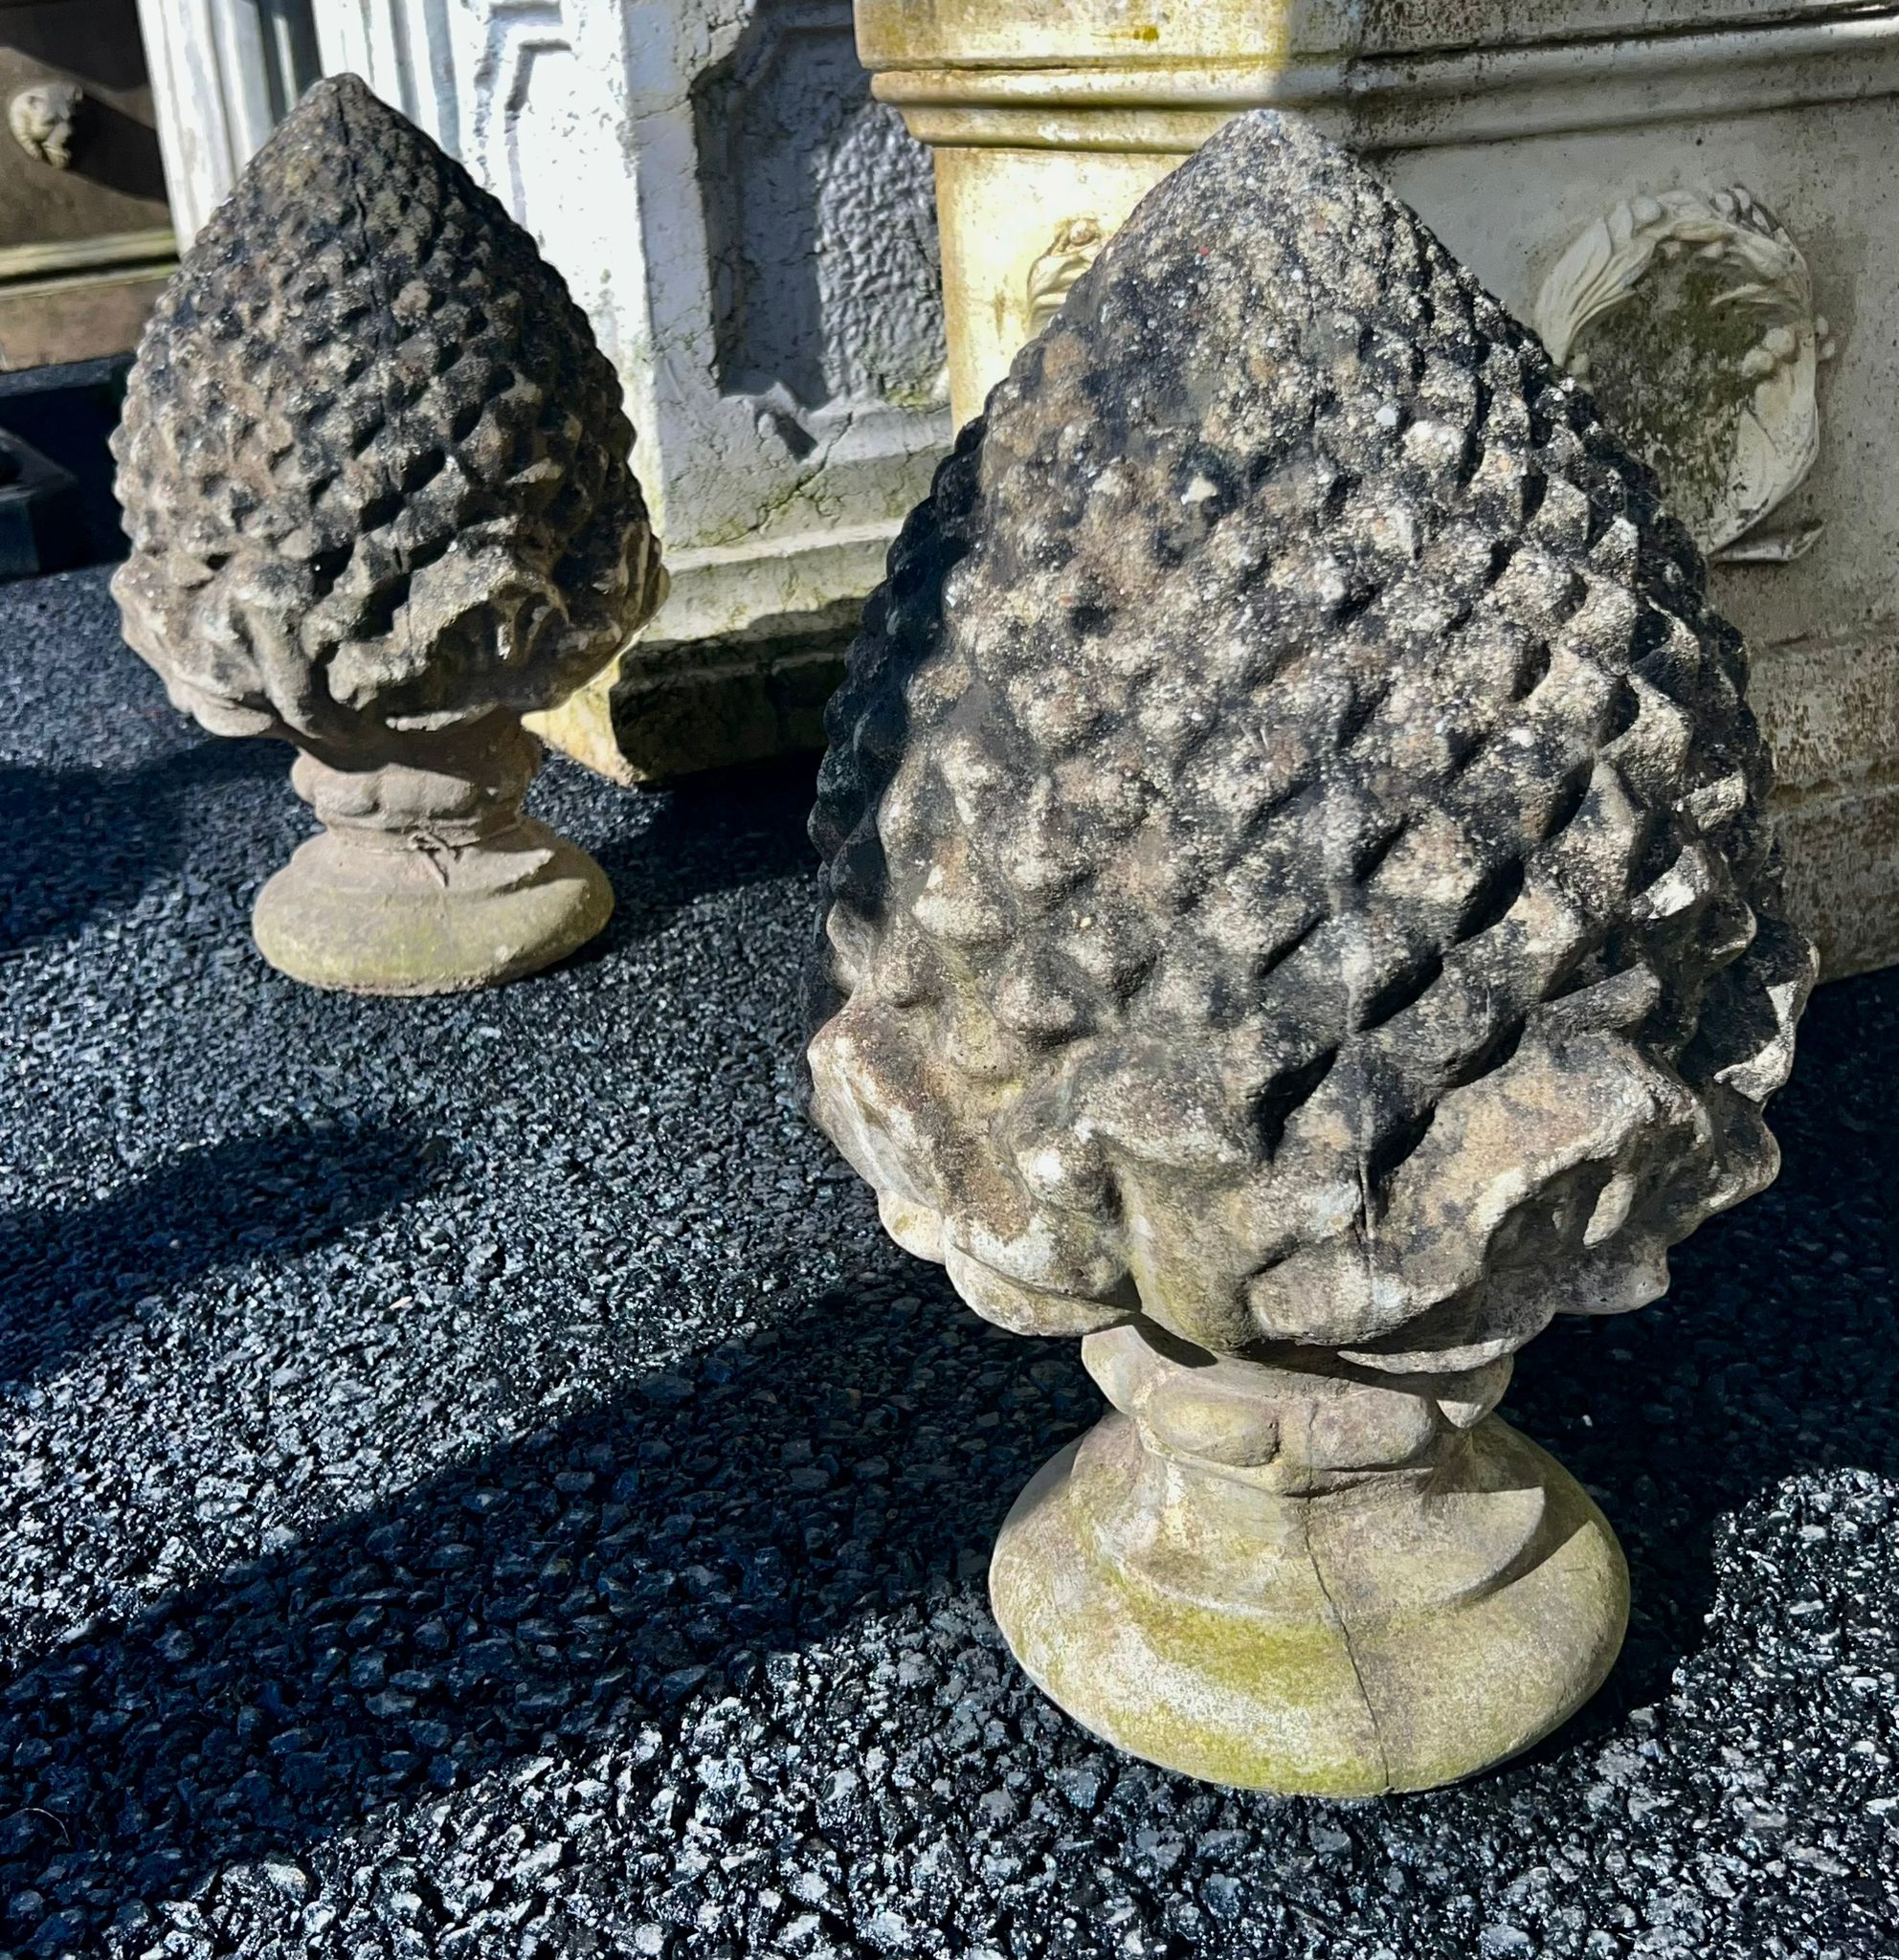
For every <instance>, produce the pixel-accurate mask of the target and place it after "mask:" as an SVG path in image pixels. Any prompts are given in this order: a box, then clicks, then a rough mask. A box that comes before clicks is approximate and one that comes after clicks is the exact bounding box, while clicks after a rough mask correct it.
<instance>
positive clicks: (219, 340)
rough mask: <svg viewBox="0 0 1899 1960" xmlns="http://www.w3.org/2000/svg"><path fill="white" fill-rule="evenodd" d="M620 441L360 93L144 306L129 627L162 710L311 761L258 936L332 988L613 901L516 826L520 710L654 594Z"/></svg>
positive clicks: (426, 983)
mask: <svg viewBox="0 0 1899 1960" xmlns="http://www.w3.org/2000/svg"><path fill="white" fill-rule="evenodd" d="M632 439H633V432H632V430H631V428H630V427H629V426H628V423H627V420H626V417H625V415H624V414H623V413H622V412H621V410H620V390H619V384H618V381H617V380H616V378H615V376H614V370H613V368H612V367H611V366H610V365H609V364H608V362H607V361H606V360H605V359H604V358H603V357H602V356H601V354H600V353H599V352H598V350H597V349H596V347H595V346H594V344H593V337H592V330H591V329H590V328H589V326H588V323H587V320H586V317H585V316H584V315H583V314H582V313H581V311H580V310H579V308H578V307H577V306H575V305H574V303H573V301H571V300H570V297H569V295H568V291H567V288H566V286H565V285H564V284H563V283H562V280H561V278H560V276H559V274H557V273H556V272H554V270H553V269H552V268H551V267H550V266H548V265H547V262H546V261H545V260H544V259H543V258H542V257H541V256H540V254H539V253H538V252H537V251H536V249H535V246H534V243H533V241H532V239H530V238H529V237H528V235H527V234H526V233H525V232H524V231H523V230H522V229H521V227H520V226H518V225H517V224H516V223H515V222H514V221H513V220H512V219H511V218H509V217H508V216H507V214H506V213H505V212H503V210H502V208H501V206H500V205H499V204H497V203H496V202H495V200H494V199H493V198H492V197H490V196H489V195H488V193H487V192H486V191H484V190H481V189H478V188H477V186H476V185H475V184H474V183H473V181H472V180H471V179H470V178H469V176H468V174H467V173H466V171H464V170H463V169H462V168H461V167H460V166H459V165H458V164H456V163H454V162H452V161H451V160H450V159H449V158H447V157H446V156H444V155H443V154H442V153H441V151H440V150H439V149H437V148H436V145H435V144H434V143H432V142H431V141H430V139H429V138H428V137H426V136H425V135H423V134H422V132H421V131H420V130H418V129H416V128H415V127H414V126H413V124H411V123H408V122H406V121H405V120H404V119H403V118H402V117H401V116H399V115H397V114H396V113H395V112H394V111H393V110H391V109H390V108H388V107H386V106H385V105H384V104H383V103H382V102H380V101H379V100H377V99H376V98H375V97H374V96H372V95H370V94H369V91H368V90H367V89H366V88H364V86H363V85H362V83H361V82H359V81H357V80H356V79H355V78H353V77H348V76H345V77H341V78H337V79H335V80H331V81H324V82H321V83H319V84H318V85H317V86H316V87H315V88H313V89H311V90H310V92H309V94H308V95H307V96H305V97H304V99H303V100H302V104H301V105H300V106H299V107H298V108H297V109H296V110H295V111H294V112H293V114H292V115H291V116H290V117H289V118H288V119H287V120H286V121H285V123H283V124H282V126H281V127H280V128H279V130H278V132H277V134H276V135H275V136H273V137H272V139H271V140H270V142H269V143H268V144H267V145H265V146H264V147H263V148H262V149H261V150H260V151H259V152H258V153H257V156H256V157H255V158H254V159H253V160H252V163H251V165H250V167H249V168H248V169H247V170H246V171H245V173H244V176H243V178H242V180H241V181H240V183H239V184H238V187H237V189H236V190H235V193H234V194H233V195H232V197H231V199H230V200H229V201H228V202H227V203H225V204H224V205H223V206H221V207H220V208H219V209H218V211H217V212H215V213H214V214H213V216H212V218H211V220H210V222H209V223H208V224H207V225H206V226H205V228H204V230H203V231H202V232H201V233H200V234H199V235H198V239H197V242H196V244H195V245H194V246H193V247H192V249H191V251H190V254H189V255H188V256H187V257H186V259H185V262H184V264H183V266H182V267H181V268H180V270H179V273H178V275H177V277H176V278H175V279H174V280H173V281H172V283H171V284H170V286H169V287H168V289H167V291H166V294H165V297H164V298H163V300H162V301H160V303H159V305H158V308H157V310H156V312H155V313H154V314H153V316H152V321H151V324H150V326H149V328H148V330H147V332H146V334H145V341H144V344H143V345H142V346H141V348H140V352H139V360H138V365H137V367H135V368H134V370H133V373H132V379H131V383H130V387H129V390H128V393H127V397H126V403H125V415H124V421H123V427H122V429H121V431H120V433H119V435H118V437H117V440H116V453H117V456H118V458H119V496H120V501H122V502H123V505H124V508H125V522H126V527H127V529H128V530H129V532H130V534H131V539H132V555H131V557H130V558H129V559H128V560H127V561H126V563H125V565H124V566H123V568H121V569H120V571H119V572H118V574H117V575H116V577H115V578H114V580H113V588H112V589H113V591H114V594H115V595H116V596H117V598H118V600H119V604H120V608H121V611H122V612H123V620H124V631H125V637H126V639H127V640H128V641H129V642H130V644H131V645H132V647H133V648H134V650H135V651H136V652H138V653H139V654H141V655H142V656H143V657H145V659H146V660H148V661H149V662H150V663H151V664H152V665H153V666H154V667H155V668H157V669H158V671H159V673H160V674H161V675H162V676H163V677H164V679H165V683H166V687H167V690H168V692H169V694H170V696H171V699H172V700H173V702H176V703H177V704H178V706H180V707H181V708H184V709H186V710H187V711H188V712H190V714H193V715H195V716H196V717H197V718H198V720H199V721H201V722H202V723H203V724H205V725H206V727H208V728H211V729H212V730H213V731H214V732H216V733H219V734H226V735H277V736H281V737H283V738H284V739H285V740H287V741H290V742H293V743H295V744H296V745H297V746H298V747H299V748H300V749H301V750H302V754H301V756H300V757H299V759H298V762H297V766H296V768H295V769H294V770H293V771H292V776H291V780H292V782H293V784H294V785H295V787H296V789H297V791H298V793H299V794H300V795H301V796H302V798H303V799H304V801H305V802H307V803H309V804H310V805H311V806H312V808H313V809H314V810H315V811H316V813H317V814H318V815H319V816H320V817H321V818H322V819H323V821H324V826H325V829H324V834H323V835H320V836H318V837H315V838H312V839H311V840H310V842H308V843H306V844H304V845H303V846H302V848H301V849H300V850H299V851H298V852H297V854H296V856H295V857H293V858H292V859H291V861H290V863H289V864H288V865H287V866H285V867H284V869H283V870H281V871H279V873H278V874H277V876H276V877H274V878H273V879H271V880H270V881H269V882H268V883H267V884H266V885H265V886H264V888H263V890H262V892H261V893H260V894H259V895H258V898H257V912H256V917H255V922H254V923H255V929H256V932H257V943H258V945H259V946H260V947H262V949H263V952H264V956H265V957H266V958H267V959H268V960H270V961H271V963H272V964H273V965H274V966H277V967H279V968H281V969H283V970H284V971H285V972H287V973H291V974H294V975H295V976H296V977H297V978H299V979H302V980H306V981H309V982H310V983H311V984H313V985H315V986H320V987H339V988H346V989H349V990H352V991H358V992H366V993H436V992H447V991H456V990H458V989H462V988H468V987H479V986H483V985H487V984H490V983H492V982H496V981H501V980H506V979H510V978H513V977H514V976H516V975H518V974H522V973H526V972H531V971H533V970H534V969H536V968H539V967H543V966H546V965H547V964H548V963H549V962H550V961H552V960H555V959H558V958H560V957H561V956H562V955H563V954H564V953H567V952H570V951H571V950H572V949H573V948H574V947H577V946H580V945H582V944H583V943H584V942H585V941H587V940H588V939H590V938H592V935H593V934H594V933H595V932H597V931H598V930H599V929H600V927H601V926H602V925H603V924H605V923H606V921H607V918H608V915H609V914H610V912H611V911H612V909H613V892H612V889H611V888H610V887H609V885H608V883H607V880H606V878H605V875H604V874H603V873H602V872H601V870H600V868H599V867H598V865H596V864H595V863H593V861H592V859H591V858H590V857H587V856H586V855H585V853H583V852H581V851H579V850H577V849H576V848H575V847H574V846H573V845H572V844H570V843H569V842H567V841H566V839H564V838H562V837H558V836H556V835H554V834H553V833H552V832H551V831H549V830H548V829H547V827H546V826H545V825H543V824H541V823H538V822H536V821H535V820H534V819H532V818H530V817H527V816H525V815H524V814H523V813H522V807H521V806H522V798H523V796H524V795H525V791H526V789H527V785H528V783H529V781H530V779H531V778H532V776H533V774H534V771H535V768H537V767H538V764H539V759H540V745H539V743H538V742H537V741H536V740H535V738H534V737H533V736H531V735H529V734H528V733H526V732H525V730H524V729H523V728H522V726H521V717H522V715H523V714H524V713H525V712H526V711H528V710H530V709H536V708H543V707H547V706H550V705H552V704H553V703H556V702H560V701H562V700H564V699H565V698H566V697H567V696H568V695H569V694H570V693H571V692H572V690H573V689H574V688H576V687H578V686H579V685H580V684H581V683H582V682H583V681H585V680H586V679H589V677H590V676H592V674H594V673H596V672H597V671H598V670H599V669H600V667H601V666H602V665H603V664H604V663H605V662H606V661H608V660H609V659H611V658H612V657H613V656H614V654H616V653H617V652H618V651H619V650H620V648H621V647H622V646H624V645H625V643H626V641H627V639H628V638H629V636H630V635H632V633H633V632H634V631H635V629H636V628H637V627H638V626H639V624H640V623H641V622H642V621H643V620H644V619H645V618H646V617H647V616H648V614H649V613H650V612H652V611H653V609H654V607H655V606H656V605H657V604H658V603H659V598H660V597H661V595H662V592H663V590H664V579H663V574H662V573H661V571H660V569H659V557H658V552H657V549H656V547H655V544H654V540H653V536H652V531H651V528H650V526H649V524H648V522H647V516H646V509H645V505H644V504H643V502H642V501H641V499H640V494H639V486H638V484H637V482H636V481H635V479H634V476H633V473H632V470H631V469H630V467H629V465H628V461H627V456H628V450H629V447H630V445H631V442H632Z"/></svg>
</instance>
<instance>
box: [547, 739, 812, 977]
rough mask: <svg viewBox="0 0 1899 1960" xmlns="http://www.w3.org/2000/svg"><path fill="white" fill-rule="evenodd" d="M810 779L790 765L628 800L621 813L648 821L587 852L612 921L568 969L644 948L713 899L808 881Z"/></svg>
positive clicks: (801, 761) (805, 765) (795, 759)
mask: <svg viewBox="0 0 1899 1960" xmlns="http://www.w3.org/2000/svg"><path fill="white" fill-rule="evenodd" d="M816 771H817V759H816V757H815V756H792V757H789V758H787V759H786V760H783V761H780V762H773V763H764V764H753V765H751V766H749V767H747V768H737V769H717V770H712V771H708V772H707V773H706V774H704V775H700V776H694V777H691V778H689V779H688V780H687V781H685V782H683V783H681V784H680V785H679V786H678V787H677V788H675V789H671V790H659V791H636V792H633V794H632V795H631V796H630V797H629V803H630V804H632V803H633V802H634V801H635V799H636V798H637V801H638V802H639V803H640V804H650V815H647V820H646V821H645V822H644V823H642V824H641V825H639V827H638V828H637V829H634V828H631V827H628V828H625V829H622V830H620V831H618V832H616V833H615V835H613V836H612V837H610V838H608V839H606V840H605V841H603V842H598V843H594V844H592V845H590V846H589V848H590V849H591V850H592V853H593V856H594V857H596V858H597V859H598V860H599V863H600V866H601V869H602V870H604V871H605V872H606V874H607V876H608V877H609V878H610V879H611V880H613V885H614V916H613V919H612V920H611V922H610V923H609V924H608V926H607V929H606V931H605V932H603V933H602V934H601V935H600V937H599V938H598V939H596V940H594V941H593V942H592V944H591V945H590V946H588V947H583V948H582V949H581V951H580V952H579V953H577V954H576V955H575V956H574V959H573V961H572V962H571V964H574V965H585V964H588V963H590V962H591V961H593V960H596V959H598V958H600V957H601V956H602V955H603V954H604V953H606V952H608V951H609V950H611V949H612V948H613V947H616V946H622V945H625V944H627V943H629V942H631V941H635V940H641V939H651V938H653V937H654V936H655V935H656V934H658V933H659V932H661V931H663V930H664V928H665V927H666V925H667V924H669V923H670V922H671V920H672V919H673V918H674V917H675V916H676V915H677V914H678V913H680V912H681V911H683V910H685V909H686V908H687V907H688V906H690V905H692V904H693V903H695V902H697V901H698V900H700V899H704V898H709V897H711V896H712V895H713V894H715V893H717V892H725V891H736V890H739V889H741V888H742V887H744V886H747V885H753V884H763V883H766V882H769V881H770V880H774V879H781V878H801V877H806V876H809V875H811V874H813V873H815V871H816V869H817V857H816V853H815V851H814V850H813V849H812V847H811V844H810V842H809V841H808V840H807V838H806V836H805V831H804V826H805V819H806V817H807V816H809V815H810V813H811V803H812V795H813V785H814V783H815V777H816ZM642 813H644V812H642Z"/></svg>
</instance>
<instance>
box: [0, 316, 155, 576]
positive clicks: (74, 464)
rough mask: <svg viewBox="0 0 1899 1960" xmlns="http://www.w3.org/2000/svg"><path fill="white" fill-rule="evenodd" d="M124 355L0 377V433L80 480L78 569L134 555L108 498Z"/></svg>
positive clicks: (114, 502)
mask: <svg viewBox="0 0 1899 1960" xmlns="http://www.w3.org/2000/svg"><path fill="white" fill-rule="evenodd" d="M131 365H132V357H131V355H129V354H110V355H106V356H104V357H103V358H101V359H100V360H96V361H73V362H69V363H66V364H63V365H61V366H59V367H29V368H25V369H22V370H20V371H17V372H15V373H11V374H0V430H5V431H6V432H7V434H10V435H15V436H18V438H19V439H20V440H21V441H22V442H24V443H27V444H29V445H30V446H31V447H32V448H34V449H36V450H38V452H39V453H40V455H41V456H43V457H47V458H48V459H49V460H50V461H52V462H56V463H57V464H58V465H59V467H60V468H61V469H63V470H69V471H70V472H71V473H72V474H73V476H74V477H75V478H76V479H78V502H79V509H78V536H77V537H76V538H75V539H74V540H73V541H72V551H71V553H70V554H69V555H70V556H71V558H72V562H73V563H75V564H77V565H110V564H116V563H117V562H118V561H119V560H120V559H122V558H123V557H124V556H125V554H126V552H127V551H128V550H129V549H130V548H131V547H130V544H129V542H128V541H127V539H126V536H125V531H124V526H123V524H122V523H120V513H119V500H118V498H117V497H116V496H115V495H114V494H113V488H112V473H113V461H112V451H111V449H110V447H109V444H110V443H111V440H112V432H113V430H115V429H116V428H117V427H118V426H119V416H120V412H121V411H122V409H123V406H124V400H125V376H126V374H127V373H128V372H129V371H130V368H131Z"/></svg>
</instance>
